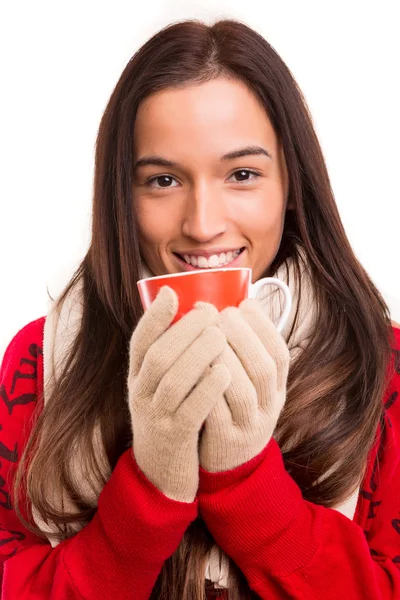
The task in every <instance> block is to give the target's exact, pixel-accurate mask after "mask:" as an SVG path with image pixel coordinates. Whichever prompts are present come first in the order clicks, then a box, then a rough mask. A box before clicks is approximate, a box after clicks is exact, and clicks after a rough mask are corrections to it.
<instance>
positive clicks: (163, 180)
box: [147, 169, 260, 190]
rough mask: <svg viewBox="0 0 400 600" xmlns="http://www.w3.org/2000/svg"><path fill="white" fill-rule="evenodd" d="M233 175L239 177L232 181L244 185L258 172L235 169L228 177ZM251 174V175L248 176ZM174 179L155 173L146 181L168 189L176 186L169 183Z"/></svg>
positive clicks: (157, 187) (154, 185)
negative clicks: (155, 174) (154, 175)
mask: <svg viewBox="0 0 400 600" xmlns="http://www.w3.org/2000/svg"><path fill="white" fill-rule="evenodd" d="M234 176H235V177H236V176H238V177H239V179H236V180H235V181H234V183H240V184H242V185H243V184H244V185H245V184H246V183H252V182H253V181H255V180H256V178H257V177H260V173H257V172H256V171H252V170H250V169H238V170H237V171H235V172H234V173H232V175H231V176H230V177H229V179H231V178H232V177H234ZM251 176H253V177H252V178H250V177H251ZM174 181H175V183H176V179H175V177H172V175H157V176H156V177H151V178H150V179H149V180H148V181H147V185H149V186H150V187H152V188H154V189H156V190H162V189H168V188H171V187H176V185H171V184H172V183H173V182H174ZM156 183H158V185H156ZM160 184H161V185H160Z"/></svg>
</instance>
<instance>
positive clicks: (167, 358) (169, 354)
mask: <svg viewBox="0 0 400 600" xmlns="http://www.w3.org/2000/svg"><path fill="white" fill-rule="evenodd" d="M218 318H219V313H218V311H217V309H216V308H215V306H213V305H212V304H207V303H205V302H204V303H199V304H198V305H196V307H195V308H193V309H192V310H191V311H190V312H189V313H187V314H186V315H185V316H184V317H182V319H180V320H179V321H178V322H177V323H175V324H174V325H172V327H170V328H169V329H168V330H167V331H166V332H165V333H164V334H163V335H162V336H161V337H160V338H159V339H158V340H157V341H156V342H155V343H153V345H152V346H151V348H150V349H149V351H148V352H147V354H146V356H145V358H144V360H143V364H142V367H141V369H140V372H139V378H138V385H139V386H140V389H141V391H142V392H144V393H147V394H151V395H153V394H154V393H155V391H156V389H157V387H158V385H159V383H160V381H161V380H162V379H163V377H164V376H165V375H166V373H167V372H168V371H169V370H170V369H171V367H172V365H174V364H175V363H176V362H177V360H178V359H179V357H180V356H182V355H183V354H184V353H185V352H186V351H187V349H188V348H189V347H190V346H191V345H192V344H193V342H194V340H196V339H197V338H198V337H199V336H200V335H201V334H202V332H203V331H204V330H205V329H207V327H210V326H211V325H214V324H216V323H217V321H218ZM191 366H192V365H191ZM183 373H184V376H186V375H187V374H186V372H183ZM181 376H182V373H181Z"/></svg>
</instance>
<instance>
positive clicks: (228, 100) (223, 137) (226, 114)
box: [134, 78, 277, 156]
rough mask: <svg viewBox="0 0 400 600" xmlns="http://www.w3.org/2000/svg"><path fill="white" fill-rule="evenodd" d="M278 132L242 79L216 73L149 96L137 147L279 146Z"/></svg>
mask: <svg viewBox="0 0 400 600" xmlns="http://www.w3.org/2000/svg"><path fill="white" fill-rule="evenodd" d="M276 143H277V140H276V136H275V132H274V130H273V127H272V124H271V122H270V120H269V118H268V115H267V113H266V111H265V109H264V107H263V106H262V105H261V103H260V102H259V100H258V98H257V96H256V95H255V94H254V93H253V92H252V91H251V90H249V88H248V87H247V86H246V85H245V84H244V83H242V82H241V81H232V80H227V79H221V78H220V79H214V80H211V81H208V82H205V83H201V84H196V85H188V86H185V87H184V88H180V89H166V90H162V91H160V92H157V93H155V94H153V95H151V96H149V97H148V98H146V99H145V100H144V101H143V102H142V103H141V104H140V105H139V108H138V111H137V115H136V121H135V133H134V145H135V151H136V152H137V153H142V152H143V153H148V152H152V151H154V152H155V151H157V152H158V153H165V154H167V155H168V154H171V152H172V151H174V153H175V152H177V151H179V152H181V153H185V152H188V153H190V152H196V155H197V156H199V153H200V152H207V153H208V154H212V153H214V152H215V153H217V154H218V155H220V154H223V153H224V152H226V151H227V150H229V149H231V148H234V147H237V146H239V145H244V144H259V145H262V144H265V145H267V147H268V149H269V150H270V151H271V153H273V154H275V151H276Z"/></svg>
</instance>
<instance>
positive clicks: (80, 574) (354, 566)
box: [0, 319, 400, 600]
mask: <svg viewBox="0 0 400 600" xmlns="http://www.w3.org/2000/svg"><path fill="white" fill-rule="evenodd" d="M43 326H44V319H39V320H37V321H34V322H33V323H30V324H29V325H27V326H26V327H25V328H24V329H22V330H21V331H20V332H19V333H18V334H17V336H16V337H15V338H14V339H13V341H12V342H11V344H10V345H9V347H8V348H7V351H6V354H5V356H4V359H3V363H2V367H1V371H0V398H1V402H0V533H1V536H0V566H2V567H3V573H2V592H1V599H2V600H28V599H29V600H39V599H40V600H46V599H48V600H50V599H51V600H53V599H56V600H67V599H68V600H83V599H85V600H92V599H93V600H94V599H95V600H103V599H104V600H106V599H107V600H109V598H112V597H114V596H115V597H118V598H120V599H121V600H124V599H128V598H134V599H135V600H145V599H147V598H149V596H150V593H151V590H152V588H153V586H154V583H155V581H156V579H157V577H158V574H159V572H160V570H161V568H162V565H163V564H164V561H165V560H166V559H167V557H169V556H171V554H173V552H174V551H175V549H176V548H177V547H178V545H179V543H180V540H181V539H182V536H183V533H184V531H185V530H186V529H187V527H188V526H189V524H190V523H191V522H192V521H193V520H194V519H195V518H196V515H197V513H198V511H199V512H200V514H201V515H202V517H203V519H204V520H205V521H206V523H207V525H208V527H209V529H210V531H211V533H212V534H213V536H214V538H215V540H216V541H217V543H218V544H219V545H220V546H221V548H223V549H224V551H225V552H226V553H227V554H228V555H229V556H230V557H231V558H233V560H234V561H235V562H236V564H237V565H238V566H239V567H240V569H241V570H242V572H243V573H244V575H245V577H246V579H247V581H248V582H249V585H250V587H251V588H252V589H253V590H254V591H255V592H256V593H257V594H258V595H259V597H260V598H265V599H266V598H268V599H269V600H270V599H272V598H274V599H282V600H284V599H293V600H320V599H321V598H324V600H333V599H335V600H337V598H346V600H356V599H357V600H361V599H362V600H378V599H379V600H394V599H395V598H400V569H399V565H400V437H399V436H400V402H396V400H397V396H398V390H399V389H400V331H396V348H395V349H394V351H393V358H394V363H395V365H396V374H395V376H394V378H393V380H392V381H391V384H390V386H389V388H388V390H387V392H386V394H385V398H384V403H385V413H384V426H383V428H379V430H378V431H377V438H376V443H375V445H374V447H373V449H372V450H371V453H370V460H369V467H368V470H367V473H366V476H365V479H364V482H363V485H362V490H361V493H360V495H359V500H358V506H357V511H356V515H355V518H354V521H351V520H349V519H348V518H347V517H345V516H343V515H341V514H340V513H338V512H337V511H335V510H333V509H328V508H324V507H321V506H317V505H315V504H312V503H310V502H307V501H305V500H303V498H302V496H301V493H300V490H299V488H298V486H297V485H296V484H295V482H294V481H293V479H292V478H291V477H290V475H289V474H288V473H287V471H286V470H285V468H284V465H283V461H282V455H281V453H280V450H279V447H278V445H277V444H276V442H275V441H274V440H271V442H270V443H269V444H268V446H267V447H266V448H265V449H264V451H263V452H262V453H261V454H260V455H259V456H258V457H256V458H255V459H253V461H250V462H249V463H247V464H246V465H243V466H242V467H239V468H237V469H234V470H233V471H230V472H227V473H222V474H210V473H206V472H205V471H203V470H201V471H200V490H199V494H198V499H197V500H196V502H194V503H192V504H185V503H180V502H175V501H173V500H169V499H168V498H166V497H165V496H164V495H163V494H161V493H160V492H159V491H158V490H157V489H156V488H155V487H154V486H153V485H152V484H151V483H150V482H148V481H147V479H146V478H145V477H144V475H143V474H142V473H141V471H140V470H139V469H138V467H137V465H136V463H135V460H134V457H133V454H132V452H131V451H130V450H127V451H126V452H124V454H123V455H122V456H121V458H120V459H119V461H118V463H117V465H116V467H115V469H114V471H113V473H112V475H111V477H110V479H109V481H108V482H107V484H106V485H105V487H104V489H103V490H102V492H101V494H100V497H99V503H98V510H97V512H96V514H95V516H94V517H93V519H92V521H91V522H90V523H89V524H88V525H87V526H86V527H84V528H83V529H82V530H81V531H80V532H78V533H77V534H76V535H75V536H74V537H73V538H71V539H69V540H67V541H64V542H61V544H59V545H58V546H57V547H56V548H54V549H52V548H51V546H50V544H48V543H46V542H45V541H43V540H41V539H40V538H37V537H36V536H34V535H33V534H31V533H30V532H28V531H27V530H26V529H25V528H24V527H23V525H22V524H21V523H20V521H19V519H18V518H17V516H16V515H15V513H14V510H13V502H12V498H11V496H10V491H11V485H12V481H13V477H14V474H15V469H16V465H17V462H18V459H19V457H20V455H21V452H22V450H23V447H24V445H25V444H26V441H27V439H28V436H29V431H30V427H31V423H32V418H33V417H34V416H35V415H34V410H35V407H36V405H37V404H38V410H40V394H41V391H42V389H43V361H42V340H43Z"/></svg>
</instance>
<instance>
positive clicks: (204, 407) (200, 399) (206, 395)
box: [175, 364, 231, 431]
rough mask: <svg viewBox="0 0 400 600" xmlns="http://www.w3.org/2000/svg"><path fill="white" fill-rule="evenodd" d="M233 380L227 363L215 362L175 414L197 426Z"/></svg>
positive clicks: (191, 425) (187, 423)
mask: <svg viewBox="0 0 400 600" xmlns="http://www.w3.org/2000/svg"><path fill="white" fill-rule="evenodd" d="M230 381H231V375H230V373H229V371H228V369H227V368H226V367H225V365H222V364H214V365H212V366H211V368H210V372H209V374H208V375H206V376H205V377H204V378H203V379H202V380H201V381H200V382H199V384H198V385H196V387H195V388H194V390H193V391H192V393H191V394H190V395H189V396H188V397H187V398H186V400H185V401H184V402H182V403H181V405H180V406H179V408H178V410H177V411H176V413H175V415H176V417H177V418H179V419H182V421H183V422H184V423H185V424H186V425H187V426H188V427H197V428H198V431H200V428H201V425H202V424H203V423H204V421H205V420H206V419H207V417H208V415H209V414H210V412H211V410H212V409H213V407H214V405H215V403H216V402H217V401H218V398H220V397H221V396H222V395H223V394H224V392H225V390H226V389H227V387H228V386H229V383H230Z"/></svg>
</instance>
